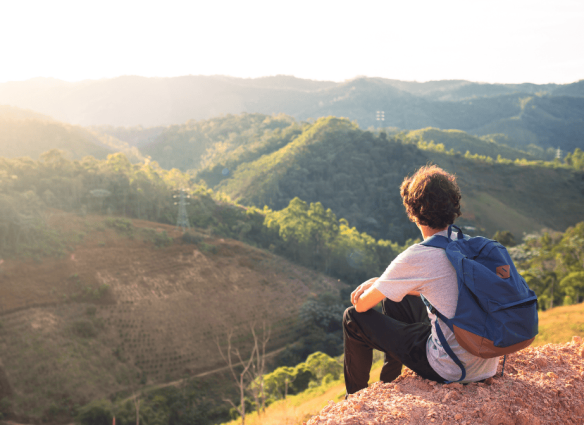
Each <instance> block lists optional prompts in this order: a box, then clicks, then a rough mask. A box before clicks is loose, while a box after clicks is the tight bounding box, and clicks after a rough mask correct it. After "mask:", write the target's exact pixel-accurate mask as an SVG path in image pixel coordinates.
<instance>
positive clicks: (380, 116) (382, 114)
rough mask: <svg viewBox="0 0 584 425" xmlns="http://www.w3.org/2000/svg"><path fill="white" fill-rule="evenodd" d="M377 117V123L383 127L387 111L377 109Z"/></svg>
mask: <svg viewBox="0 0 584 425" xmlns="http://www.w3.org/2000/svg"><path fill="white" fill-rule="evenodd" d="M375 119H376V120H377V125H378V126H380V127H383V121H385V111H377V114H375Z"/></svg>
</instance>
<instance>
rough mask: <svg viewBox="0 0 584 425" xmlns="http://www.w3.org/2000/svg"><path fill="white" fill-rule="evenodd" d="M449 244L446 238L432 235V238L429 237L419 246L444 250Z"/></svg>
mask: <svg viewBox="0 0 584 425" xmlns="http://www.w3.org/2000/svg"><path fill="white" fill-rule="evenodd" d="M449 243H450V241H449V240H448V238H447V237H445V236H442V235H434V236H430V237H429V238H428V239H426V240H425V241H424V242H420V245H424V246H431V247H434V248H442V249H446V247H447V246H448V244H449Z"/></svg>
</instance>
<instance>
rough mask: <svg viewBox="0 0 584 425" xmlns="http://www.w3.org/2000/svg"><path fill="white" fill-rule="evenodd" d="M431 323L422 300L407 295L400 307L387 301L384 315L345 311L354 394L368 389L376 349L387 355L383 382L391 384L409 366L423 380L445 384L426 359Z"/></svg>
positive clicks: (349, 377)
mask: <svg viewBox="0 0 584 425" xmlns="http://www.w3.org/2000/svg"><path fill="white" fill-rule="evenodd" d="M431 331H432V329H431V324H430V319H429V318H428V313H427V311H426V307H425V306H424V303H423V302H422V300H421V299H420V297H416V296H413V295H406V296H405V297H404V299H403V300H402V301H401V302H399V303H396V302H394V301H391V300H389V299H387V298H385V299H384V300H383V314H381V313H379V312H378V311H375V310H373V309H371V310H369V311H366V312H364V313H358V312H357V311H356V310H355V307H349V308H348V309H347V310H345V314H344V316H343V333H344V338H345V385H346V387H347V393H348V394H353V393H355V392H357V391H359V390H361V389H363V388H366V387H367V382H368V381H369V373H370V371H371V364H372V362H373V349H374V348H375V349H376V350H379V351H382V352H384V353H385V363H384V364H383V368H382V369H381V377H380V379H381V381H383V382H391V381H393V380H394V379H395V378H397V377H398V376H399V375H400V373H401V368H402V365H406V366H407V367H409V368H410V369H411V370H413V371H414V372H416V373H417V374H418V375H420V376H421V377H422V378H425V379H431V380H432V381H436V382H440V383H442V382H444V379H443V378H442V377H441V376H440V375H438V374H437V373H436V372H435V371H434V369H432V366H430V364H429V363H428V358H427V357H426V343H427V341H428V338H429V337H430V333H431Z"/></svg>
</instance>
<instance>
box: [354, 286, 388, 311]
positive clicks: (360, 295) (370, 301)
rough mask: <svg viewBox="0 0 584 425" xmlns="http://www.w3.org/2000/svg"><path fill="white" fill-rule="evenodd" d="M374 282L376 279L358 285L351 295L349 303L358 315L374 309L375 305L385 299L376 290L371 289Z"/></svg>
mask: <svg viewBox="0 0 584 425" xmlns="http://www.w3.org/2000/svg"><path fill="white" fill-rule="evenodd" d="M376 280H377V278H376V277H374V278H372V279H369V280H368V281H367V282H364V283H362V284H361V285H359V286H358V287H357V289H355V290H354V291H353V293H352V294H351V303H352V304H353V305H354V306H355V310H357V311H358V312H359V313H363V312H365V311H367V310H369V309H371V308H373V307H375V306H376V305H377V303H379V302H380V301H382V300H383V299H384V298H385V295H383V294H382V293H381V292H380V291H379V290H378V289H377V288H373V287H372V285H373V284H374V283H375V281H376Z"/></svg>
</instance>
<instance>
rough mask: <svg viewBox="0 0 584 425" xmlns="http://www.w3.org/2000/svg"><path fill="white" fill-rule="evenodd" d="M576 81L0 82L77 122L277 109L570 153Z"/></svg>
mask: <svg viewBox="0 0 584 425" xmlns="http://www.w3.org/2000/svg"><path fill="white" fill-rule="evenodd" d="M582 84H583V83H582V81H580V82H577V83H573V84H565V85H556V84H544V85H537V84H481V83H475V82H470V81H462V80H455V81H431V82H426V83H417V82H406V81H397V80H388V79H382V78H355V79H353V80H348V81H344V82H341V83H335V82H327V81H312V80H302V79H298V78H294V77H286V76H276V77H267V78H258V79H240V78H231V77H223V76H185V77H176V78H143V77H136V76H124V77H118V78H113V79H103V80H97V81H91V80H88V81H83V82H77V83H68V82H64V81H59V80H54V79H42V78H37V79H33V80H29V81H24V82H10V83H3V84H0V104H9V105H14V106H18V107H22V108H29V109H33V110H35V111H37V112H40V113H43V114H47V115H50V116H52V117H55V118H56V119H58V120H62V121H66V122H68V123H71V124H80V125H114V126H138V125H142V126H144V127H154V126H160V125H169V124H179V123H184V122H185V121H187V120H189V119H196V120H200V119H208V118H211V117H215V116H219V115H221V114H228V113H233V114H239V113H242V112H250V113H256V112H257V113H265V114H273V113H276V114H279V113H285V114H288V115H291V116H293V117H294V118H296V119H300V120H305V119H308V118H315V119H316V118H319V117H322V116H329V115H334V116H340V117H347V118H349V119H351V120H355V121H357V123H358V124H359V125H360V126H361V127H362V128H368V127H369V126H376V127H377V126H379V125H383V126H393V127H398V128H400V129H418V128H425V127H437V128H443V129H448V128H456V129H460V130H464V131H467V132H469V133H471V134H474V135H479V136H481V135H485V134H494V133H503V134H506V135H507V136H508V137H509V140H510V142H509V143H514V144H516V146H527V145H529V144H530V143H533V144H536V145H538V146H540V147H543V148H544V149H547V148H548V147H553V148H558V147H559V148H561V149H564V150H567V151H572V150H574V148H575V147H577V146H579V144H580V143H581V139H580V136H579V135H580V134H582V131H583V130H584V127H583V126H584V122H583V121H582V118H581V117H582V116H583V115H584V97H583V89H582ZM30 93H34V94H35V95H34V96H30ZM137 99H138V100H137ZM377 111H384V118H385V120H384V121H383V122H378V121H376V117H377Z"/></svg>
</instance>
